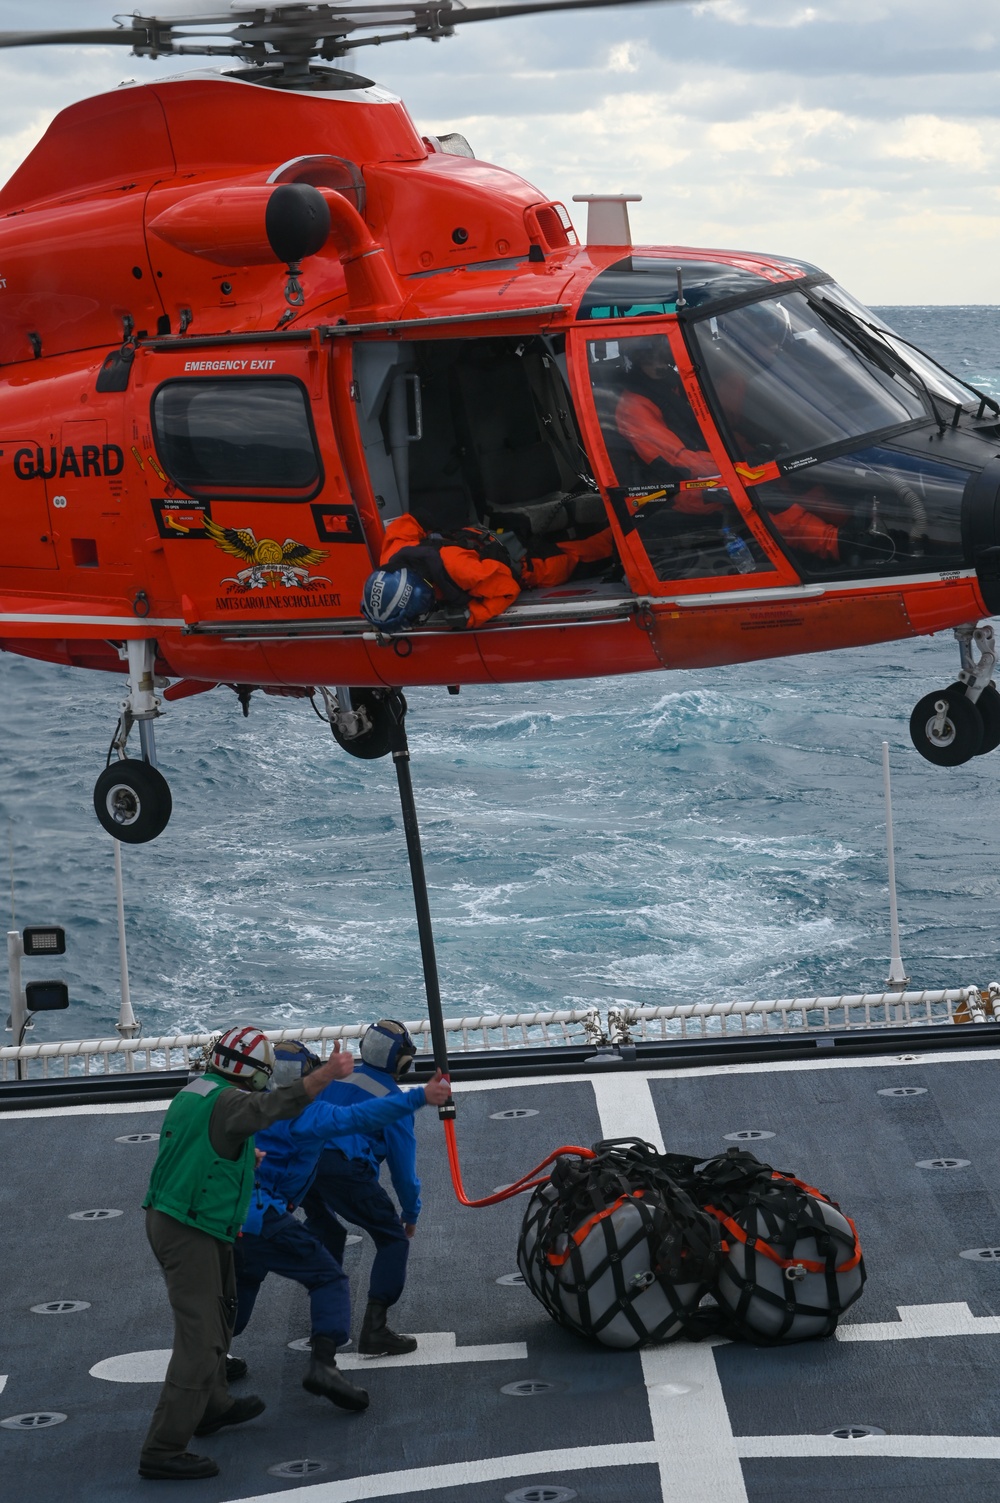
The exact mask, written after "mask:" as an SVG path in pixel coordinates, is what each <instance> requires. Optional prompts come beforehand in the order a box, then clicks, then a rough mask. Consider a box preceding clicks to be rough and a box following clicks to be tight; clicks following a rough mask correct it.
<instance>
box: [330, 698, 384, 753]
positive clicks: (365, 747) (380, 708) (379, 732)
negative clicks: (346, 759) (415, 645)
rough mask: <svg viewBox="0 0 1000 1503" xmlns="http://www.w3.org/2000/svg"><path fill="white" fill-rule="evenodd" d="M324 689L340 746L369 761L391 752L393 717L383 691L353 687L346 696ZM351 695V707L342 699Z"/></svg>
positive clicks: (331, 722) (334, 735)
mask: <svg viewBox="0 0 1000 1503" xmlns="http://www.w3.org/2000/svg"><path fill="white" fill-rule="evenodd" d="M320 692H321V693H322V695H323V698H324V700H325V701H326V708H327V713H328V715H329V717H330V729H331V731H332V732H333V737H334V740H335V741H336V743H337V745H338V746H342V747H343V749H344V751H345V752H349V753H350V755H351V756H352V757H361V758H362V759H363V760H364V761H366V762H372V761H374V760H375V759H376V758H377V757H387V756H388V755H389V752H390V750H391V747H390V742H389V732H390V729H391V727H392V724H393V719H392V715H391V713H390V710H389V706H388V702H387V699H386V695H385V693H384V691H383V690H381V689H350V690H348V691H347V694H346V695H345V693H344V691H343V690H339V689H338V691H337V695H336V696H334V695H332V694H331V693H330V691H329V690H328V689H323V690H321V691H320ZM348 696H349V701H350V709H346V708H345V707H344V706H343V705H341V704H340V702H339V701H340V699H345V698H348Z"/></svg>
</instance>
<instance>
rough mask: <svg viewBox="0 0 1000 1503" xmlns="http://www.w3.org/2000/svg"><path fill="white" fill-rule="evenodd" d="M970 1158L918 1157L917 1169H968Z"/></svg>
mask: <svg viewBox="0 0 1000 1503" xmlns="http://www.w3.org/2000/svg"><path fill="white" fill-rule="evenodd" d="M971 1163H972V1160H971V1159H918V1160H917V1164H916V1167H917V1168H918V1169H968V1167H969V1165H970V1164H971Z"/></svg>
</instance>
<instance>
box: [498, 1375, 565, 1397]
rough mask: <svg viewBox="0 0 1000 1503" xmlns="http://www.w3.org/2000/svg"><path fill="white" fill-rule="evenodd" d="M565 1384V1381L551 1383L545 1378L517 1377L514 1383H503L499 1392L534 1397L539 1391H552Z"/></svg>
mask: <svg viewBox="0 0 1000 1503" xmlns="http://www.w3.org/2000/svg"><path fill="white" fill-rule="evenodd" d="M565 1386H566V1385H565V1383H552V1382H550V1381H549V1380H548V1379H547V1378H518V1380H517V1382H516V1383H505V1384H504V1385H503V1387H502V1388H501V1389H500V1392H501V1393H507V1394H510V1396H511V1397H512V1398H515V1399H534V1398H537V1396H538V1395H539V1394H540V1393H552V1392H553V1391H554V1390H555V1389H557V1388H565Z"/></svg>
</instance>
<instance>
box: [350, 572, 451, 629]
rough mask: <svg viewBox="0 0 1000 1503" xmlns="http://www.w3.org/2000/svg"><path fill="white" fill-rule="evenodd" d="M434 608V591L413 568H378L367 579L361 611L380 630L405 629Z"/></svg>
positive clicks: (414, 624)
mask: <svg viewBox="0 0 1000 1503" xmlns="http://www.w3.org/2000/svg"><path fill="white" fill-rule="evenodd" d="M433 609H434V591H433V590H432V589H431V587H430V585H429V584H428V583H427V581H426V579H421V577H420V575H419V574H417V573H415V572H414V570H413V569H376V571H375V573H374V574H369V576H368V578H367V579H366V580H365V588H364V593H363V594H362V596H361V614H362V615H363V616H365V617H367V619H368V620H369V621H370V622H371V624H372V625H373V626H377V627H378V629H379V631H386V632H392V631H405V630H406V628H407V627H408V626H416V624H417V622H418V621H421V620H422V619H423V618H424V616H426V615H428V614H429V612H431V611H432V610H433Z"/></svg>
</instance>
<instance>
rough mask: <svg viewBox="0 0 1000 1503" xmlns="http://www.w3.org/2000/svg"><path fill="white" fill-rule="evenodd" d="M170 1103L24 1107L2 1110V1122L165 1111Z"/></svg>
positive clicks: (139, 1102)
mask: <svg viewBox="0 0 1000 1503" xmlns="http://www.w3.org/2000/svg"><path fill="white" fill-rule="evenodd" d="M169 1105H170V1102H169V1100H166V1101H95V1102H93V1103H89V1102H88V1103H83V1104H81V1105H80V1106H37V1107H31V1106H28V1107H24V1108H22V1109H21V1110H19V1111H14V1112H0V1122H3V1121H6V1120H11V1121H16V1120H17V1119H18V1118H19V1117H118V1116H128V1114H129V1113H130V1112H165V1111H166V1109H167V1107H168V1106H169Z"/></svg>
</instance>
